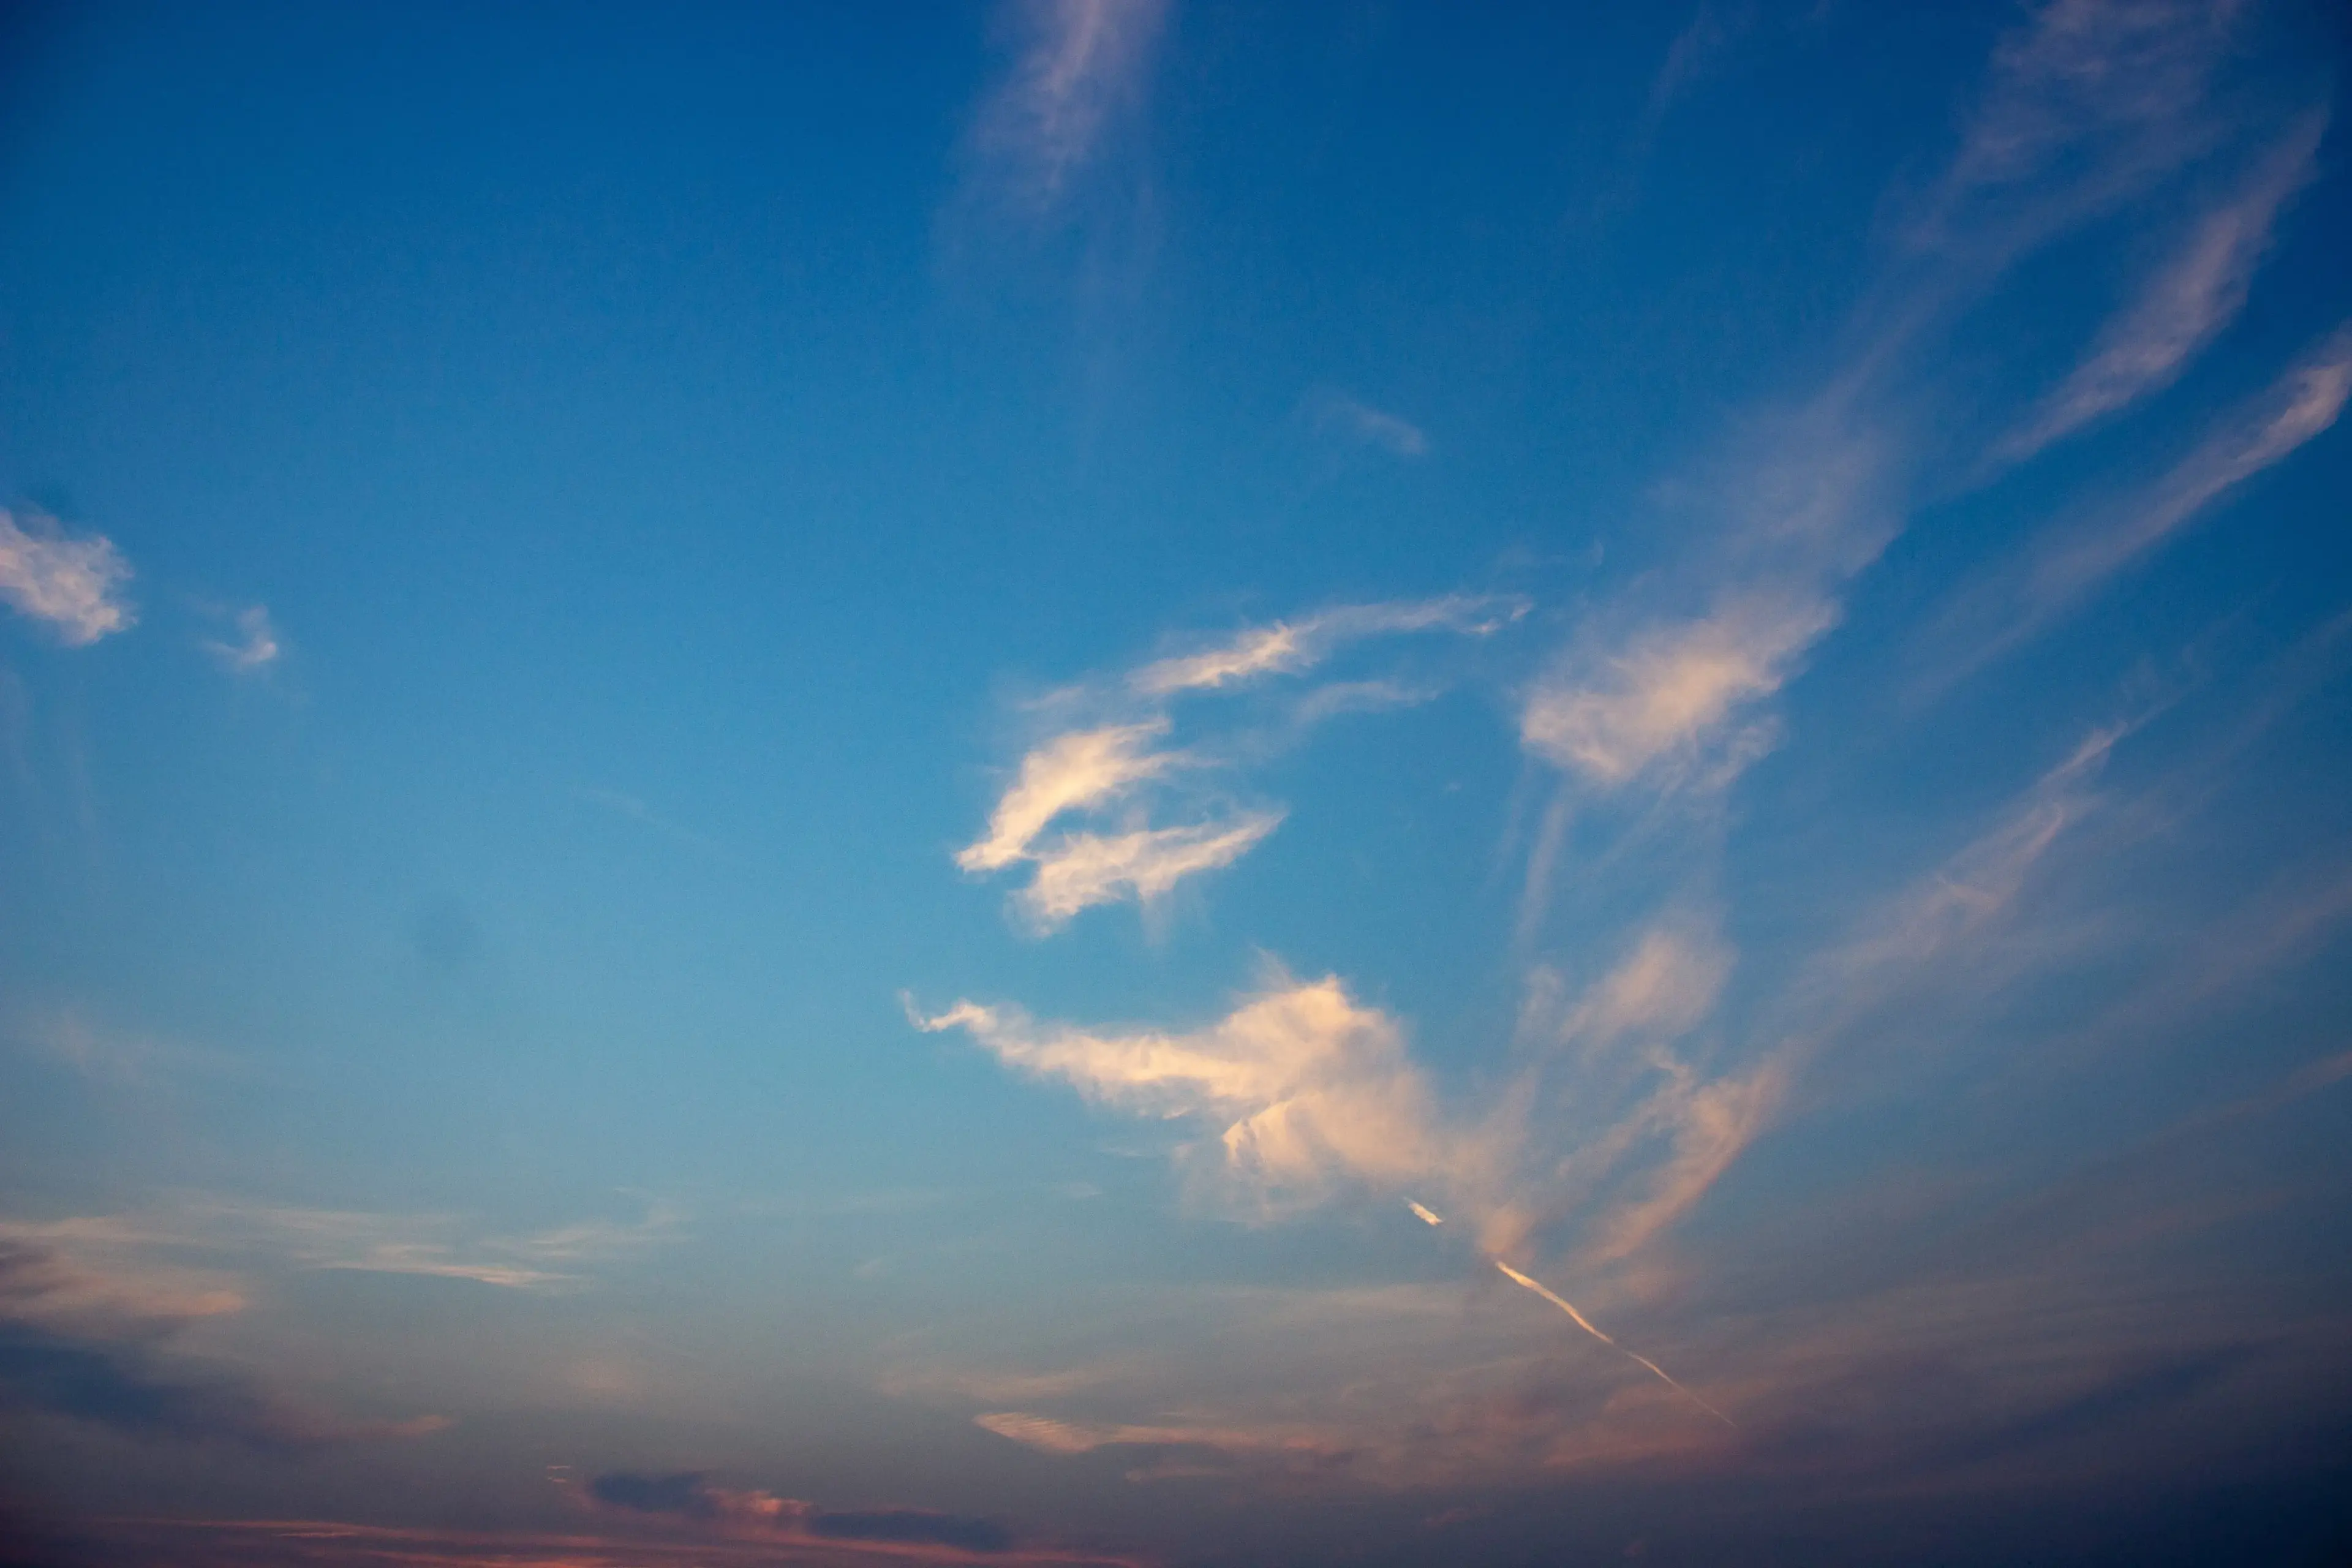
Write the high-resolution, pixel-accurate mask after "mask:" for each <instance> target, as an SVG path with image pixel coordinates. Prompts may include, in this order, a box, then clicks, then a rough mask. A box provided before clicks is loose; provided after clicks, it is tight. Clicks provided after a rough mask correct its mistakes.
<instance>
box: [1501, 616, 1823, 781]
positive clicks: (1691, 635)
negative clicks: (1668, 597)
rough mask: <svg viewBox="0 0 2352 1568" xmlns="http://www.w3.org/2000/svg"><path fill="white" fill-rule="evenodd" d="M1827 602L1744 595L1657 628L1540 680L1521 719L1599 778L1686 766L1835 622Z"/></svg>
mask: <svg viewBox="0 0 2352 1568" xmlns="http://www.w3.org/2000/svg"><path fill="white" fill-rule="evenodd" d="M1835 619H1836V614H1835V611H1834V610H1833V609H1832V606H1831V605H1829V604H1827V603H1826V602H1824V601H1822V600H1820V599H1808V598H1796V599H1789V598H1782V597H1780V596H1753V597H1742V598H1739V599H1736V600H1734V601H1732V602H1731V603H1729V604H1727V605H1724V606H1723V607H1722V608H1721V609H1720V610H1718V611H1717V613H1716V614H1714V615H1712V616H1707V617H1706V618H1704V619H1701V620H1696V621H1690V622H1685V623H1682V624H1679V625H1666V626H1654V627H1650V628H1648V629H1646V630H1644V631H1643V632H1642V633H1640V634H1638V635H1637V636H1636V637H1633V639H1632V641H1631V642H1630V643H1629V644H1628V645H1627V646H1626V647H1623V648H1622V650H1619V651H1616V652H1612V653H1610V654H1607V655H1605V656H1602V657H1601V658H1598V659H1579V660H1575V661H1572V662H1570V664H1568V665H1567V666H1565V667H1563V668H1560V669H1559V670H1558V671H1556V672H1555V673H1553V674H1552V675H1551V676H1549V677H1548V678H1546V679H1542V680H1540V681H1538V683H1537V685H1536V686H1535V688H1534V689H1533V690H1531V691H1530V692H1529V694H1528V700H1527V706H1526V708H1525V710H1523V712H1522V714H1521V717H1520V721H1519V734H1520V738H1521V740H1522V741H1523V742H1525V743H1526V745H1527V747H1528V750H1529V751H1531V752H1536V753H1537V754H1538V755H1539V756H1541V757H1544V758H1545V759H1547V760H1548V761H1549V762H1552V763H1556V764H1557V765H1559V767H1561V768H1563V769H1565V770H1568V771H1570V772H1572V773H1576V774H1577V775H1579V776H1580V777H1581V778H1583V779H1585V780H1587V781H1589V782H1591V784H1596V785H1599V786H1601V787H1604V788H1605V787H1609V786H1613V785H1617V784H1625V783H1627V782H1629V781H1631V780H1633V779H1634V778H1635V777H1637V776H1639V775H1641V774H1643V773H1646V772H1648V771H1650V770H1651V769H1652V768H1653V767H1654V766H1656V765H1658V764H1660V763H1674V764H1679V770H1678V771H1680V772H1684V773H1688V772H1690V771H1691V770H1692V769H1693V768H1694V767H1695V766H1696V764H1697V763H1699V762H1700V761H1701V760H1702V757H1701V751H1702V748H1703V747H1704V746H1705V745H1706V743H1707V742H1713V741H1716V740H1717V739H1719V738H1720V737H1722V736H1723V735H1724V734H1725V732H1726V731H1728V730H1729V729H1731V727H1732V725H1733V723H1734V721H1736V720H1737V718H1738V715H1739V714H1740V713H1742V712H1743V711H1744V710H1746V709H1747V708H1748V706H1749V705H1750V704H1752V703H1754V702H1756V701H1757V700H1759V699H1761V698H1765V697H1769V696H1770V695H1772V694H1773V693H1774V692H1776V691H1778V690H1780V688H1781V686H1782V685H1784V684H1785V683H1786V682H1787V680H1788V679H1789V676H1790V670H1791V668H1792V666H1793V664H1794V662H1795V660H1796V659H1797V658H1798V656H1799V655H1801V653H1803V651H1804V650H1805V649H1806V648H1808V647H1811V646H1812V644H1813V643H1814V642H1815V641H1816V640H1818V639H1819V638H1820V637H1821V636H1822V633H1823V632H1825V631H1827V630H1828V629H1829V627H1830V626H1832V625H1833V624H1834V622H1835Z"/></svg>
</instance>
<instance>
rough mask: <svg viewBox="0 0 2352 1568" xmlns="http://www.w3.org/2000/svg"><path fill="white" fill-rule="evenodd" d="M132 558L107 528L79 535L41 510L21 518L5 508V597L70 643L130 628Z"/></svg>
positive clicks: (1, 545)
mask: <svg viewBox="0 0 2352 1568" xmlns="http://www.w3.org/2000/svg"><path fill="white" fill-rule="evenodd" d="M130 580H131V564H130V563H129V562H127V561H125V560H123V558H122V552H121V551H119V550H117V549H115V547H114V542H113V541H112V540H110V539H108V538H107V537H106V536H105V535H104V534H91V535H89V537H87V538H83V539H76V538H74V537H72V536H71V535H69V534H68V533H67V532H66V531H64V530H63V529H61V528H59V527H58V524H57V522H56V521H55V520H53V519H51V518H47V517H44V516H41V515H40V514H38V513H31V514H27V515H26V517H25V518H24V519H23V521H22V522H21V524H20V523H19V521H18V520H17V518H16V516H15V515H13V514H12V513H10V512H9V511H7V510H5V508H0V599H5V600H7V601H8V603H9V604H11V605H15V606H16V610H17V612H18V613H19V614H22V615H25V616H30V617H32V618H33V619H34V620H37V621H41V622H44V623H46V624H47V626H49V628H50V629H51V630H52V631H54V632H55V633H56V634H57V635H58V637H59V638H60V639H61V640H62V641H63V642H64V643H65V644H66V646H67V647H87V646H89V644H91V643H94V642H96V641H98V640H99V639H100V637H108V636H110V635H111V634H113V633H115V632H121V631H128V630H129V629H130V628H131V623H132V621H133V620H134V619H135V617H134V616H133V615H132V613H131V606H130V605H129V603H128V602H127V601H126V600H125V599H124V598H123V596H122V588H123V584H126V583H128V582H129V581H130Z"/></svg>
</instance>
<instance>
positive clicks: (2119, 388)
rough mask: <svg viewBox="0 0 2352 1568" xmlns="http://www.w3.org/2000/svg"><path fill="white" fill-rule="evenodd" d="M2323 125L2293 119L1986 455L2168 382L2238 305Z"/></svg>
mask: <svg viewBox="0 0 2352 1568" xmlns="http://www.w3.org/2000/svg"><path fill="white" fill-rule="evenodd" d="M2326 127H2327V115H2326V112H2325V111H2324V110H2314V111H2312V112H2310V113H2308V114H2305V116H2304V117H2303V118H2302V119H2301V120H2300V121H2296V123H2295V124H2294V127H2293V128H2292V129H2291V130H2289V131H2288V132H2287V133H2286V135H2285V136H2284V138H2283V139H2282V140H2281V141H2280V142H2279V143H2278V144H2277V146H2275V147H2274V148H2273V149H2272V151H2271V153H2270V154H2269V156H2267V157H2266V158H2264V159H2263V161H2262V163H2260V164H2258V165H2257V166H2256V168H2255V170H2254V172H2253V174H2252V177H2251V178H2249V179H2248V180H2247V182H2246V184H2245V186H2244V188H2243V189H2242V190H2240V191H2238V192H2237V193H2235V194H2234V195H2231V198H2230V199H2229V200H2228V201H2226V202H2224V203H2222V204H2221V205H2219V206H2217V207H2216V208H2214V209H2213V210H2212V211H2210V212H2209V213H2207V214H2206V215H2205V216H2204V217H2203V218H2202V219H2201V220H2200V222H2199V223H2198V225H2197V226H2196V228H2195V230H2194V231H2193V232H2192V233H2191V235H2190V237H2189V244H2188V245H2187V246H2186V247H2184V248H2183V249H2182V250H2181V252H2180V253H2179V255H2178V256H2176V257H2175V258H2173V259H2172V260H2171V262H2169V263H2168V265H2167V266H2166V267H2164V268H2163V269H2162V270H2160V271H2159V272H2158V273H2157V275H2156V276H2155V277H2154V278H2152V279H2150V280H2149V281H2148V284H2147V289H2145V290H2144V291H2143V292H2142V293H2141V295H2140V296H2139V298H2138V299H2137V300H2134V301H2133V302H2132V304H2131V305H2130V306H2129V307H2127V308H2126V310H2124V312H2123V313H2122V314H2121V315H2119V316H2117V317H2116V319H2115V320H2114V321H2111V322H2109V323H2108V325H2107V326H2106V328H2105V330H2104V331H2101V333H2100V334H2099V341H2098V342H2097V344H2096V345H2095V347H2094V349H2093V350H2092V353H2091V354H2090V357H2088V358H2087V359H2085V360H2084V362H2083V363H2081V364H2079V365H2077V366H2076V367H2075V368H2074V372H2073V374H2070V375H2068V376H2067V378H2066V380H2065V382H2064V383H2063V384H2062V385H2060V386H2059V387H2058V388H2057V389H2056V390H2055V391H2053V393H2052V394H2051V395H2050V396H2049V397H2048V398H2047V399H2045V400H2044V402H2043V403H2042V405H2041V407H2040V408H2038V409H2037V410H2036V411H2035V413H2034V415H2033V417H2032V419H2031V421H2030V422H2029V423H2027V424H2026V425H2025V426H2023V427H2022V428H2021V429H2020V430H2019V431H2018V432H2017V433H2016V434H2015V435H2014V436H2011V437H2010V438H2009V439H2007V440H2006V441H2003V442H2002V443H2001V444H2000V446H1999V447H1997V448H1996V449H1995V454H1994V455H1995V456H1996V457H1997V458H2002V459H2004V460H2010V461H2015V460H2019V459H2021V458H2028V457H2031V456H2032V455H2033V454H2034V453H2036V452H2038V451H2040V450H2042V448H2043V447H2047V446H2049V445H2050V444H2051V443H2053V441H2057V440H2059V439H2061V438H2062V437H2066V436H2068V435H2071V434H2073V433H2074V431H2075V430H2078V429H2080V428H2082V427H2083V426H2086V425H2089V424H2090V423H2092V422H2093V421H2095V420H2097V419H2101V418H2105V416H2109V415H2112V414H2114V413H2116V411H2118V410H2120V409H2123V408H2126V407H2127V406H2129V405H2132V404H2134V403H2137V402H2138V401H2139V400H2140V399H2141V398H2143V397H2146V396H2147V395H2149V394H2151V393H2155V392H2159V391H2161V390H2163V389H2164V388H2165V387H2167V386H2169V385H2171V384H2172V383H2173V382H2174V381H2176V380H2178V379H2179V376H2180V374H2181V373H2182V372H2183V371H2184V370H2185V369H2187V368H2188V365H2189V361H2190V360H2192V359H2193V358H2195V357H2196V355H2197V354H2198V353H2200V351H2201V350H2203V349H2204V348H2205V346H2206V345H2207V344H2209V343H2210V342H2212V341H2213V339H2214V338H2215V337H2216V336H2218V335H2219V334H2220V333H2221V329H2222V328H2224V327H2226V326H2228V325H2229V324H2230V322H2231V321H2233V320H2235V319H2236V317H2237V314H2238V312H2239V311H2240V310H2242V309H2243V308H2244V306H2245V303H2246V295H2247V292H2248V289H2250V287H2251V286H2252V281H2253V274H2254V268H2255V267H2256V266H2257V265H2258V264H2259V263H2260V262H2261V260H2262V258H2263V253H2264V252H2265V251H2266V250H2268V249H2269V248H2270V244H2271V234H2272V230H2273V227H2274V226H2275V225H2276V222H2277V218H2278V215H2279V211H2280V209H2281V208H2282V207H2284V205H2286V203H2287V201H2288V200H2289V199H2290V198H2291V197H2293V196H2294V194H2295V193H2296V192H2297V191H2298V190H2300V189H2301V188H2302V187H2303V186H2304V185H2305V184H2308V183H2309V181H2310V180H2311V178H2312V175H2313V174H2315V165H2314V160H2315V156H2316V154H2317V153H2318V151H2319V140H2320V136H2321V133H2322V132H2325V131H2326Z"/></svg>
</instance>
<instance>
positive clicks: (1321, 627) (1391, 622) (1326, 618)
mask: <svg viewBox="0 0 2352 1568" xmlns="http://www.w3.org/2000/svg"><path fill="white" fill-rule="evenodd" d="M1527 609H1528V606H1527V605H1526V602H1525V601H1523V600H1518V599H1511V598H1497V597H1495V596H1493V595H1477V594H1449V595H1444V597H1441V598H1435V599H1406V600H1399V601H1396V602H1393V603H1390V604H1381V605H1340V606H1339V607H1338V608H1336V609H1330V610H1323V611H1319V612H1318V613H1317V614H1315V615H1311V616H1302V617H1300V618H1299V619H1298V620H1296V621H1275V622H1272V623H1270V624H1268V625H1266V626H1252V627H1250V628H1248V629H1247V630H1245V631H1243V632H1240V633H1238V634H1236V635H1235V636H1234V637H1233V638H1232V639H1231V640H1230V641H1228V642H1225V643H1223V644H1220V645H1218V646H1215V647H1209V648H1205V649H1202V651H1200V652H1198V653H1192V654H1182V655H1178V656H1176V657H1174V658H1162V659H1156V660H1154V661H1153V662H1151V663H1150V664H1147V665H1145V666H1143V667H1142V668H1139V669H1138V670H1137V671H1135V673H1134V674H1133V675H1131V676H1129V678H1128V683H1129V685H1130V686H1131V687H1132V688H1133V689H1135V690H1136V691H1137V692H1139V693H1140V694H1141V695H1143V696H1146V697H1169V696H1173V695H1175V694H1176V693H1178V692H1183V691H1205V690H1213V689H1217V688H1221V687H1229V686H1237V685H1240V684H1243V683H1244V682H1247V681H1251V680H1255V679H1258V678H1259V677H1261V676H1268V675H1296V674H1298V673H1299V672H1301V671H1303V670H1307V669H1311V668H1314V667H1315V666H1316V665H1318V664H1320V663H1321V662H1323V660H1325V659H1326V658H1329V657H1330V655H1331V654H1332V653H1333V652H1334V651H1336V650H1337V649H1339V647H1343V646H1345V645H1346V644H1349V643H1351V642H1357V641H1360V640H1361V639H1363V638H1365V637H1386V636H1391V635H1394V634H1398V633H1404V632H1429V631H1449V632H1457V633H1460V634H1462V635H1463V636H1465V637H1486V636H1487V635H1489V634H1490V633H1493V632H1496V631H1498V630H1500V629H1501V628H1502V627H1504V626H1508V625H1510V624H1511V623H1512V622H1513V621H1516V620H1517V619H1518V618H1519V617H1520V616H1524V615H1525V614H1527Z"/></svg>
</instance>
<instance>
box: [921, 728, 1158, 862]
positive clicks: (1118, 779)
mask: <svg viewBox="0 0 2352 1568" xmlns="http://www.w3.org/2000/svg"><path fill="white" fill-rule="evenodd" d="M1167 732H1168V721H1167V720H1166V719H1164V718H1163V719H1152V720H1148V721H1144V722H1142V723H1137V724H1114V725H1109V726H1107V727H1105V728H1103V729H1099V730H1080V731H1072V732H1071V733H1069V734H1066V735H1056V736H1055V737H1054V739H1053V740H1051V741H1049V742H1046V743H1045V744H1044V745H1042V746H1039V747H1038V748H1037V749H1036V750H1034V751H1033V752H1030V753H1029V754H1028V755H1027V756H1025V757H1024V758H1022V759H1021V773H1020V776H1019V777H1018V778H1017V779H1015V780H1014V781H1013V787H1012V788H1010V789H1008V790H1006V791H1005V792H1004V797H1003V799H1002V800H1000V801H998V802H997V803H996V809H995V810H994V811H993V812H992V813H990V814H989V818H988V832H987V834H986V835H985V836H984V837H981V838H979V839H977V840H975V841H974V842H972V843H971V844H969V845H967V846H965V847H963V848H962V849H960V850H958V851H957V852H956V864H957V865H959V866H961V867H962V868H964V869H965V870H967V871H995V870H1001V869H1003V868H1004V867H1007V866H1010V865H1012V864H1013V862H1014V861H1016V860H1020V859H1023V858H1026V857H1027V856H1028V854H1029V846H1030V844H1031V843H1032V841H1034V839H1035V838H1036V837H1037V835H1038V834H1040V833H1042V832H1044V831H1045V827H1046V826H1047V825H1049V824H1050V823H1052V822H1053V820H1054V819H1055V817H1057V816H1061V815H1062V814H1063V813H1064V812H1066V811H1072V810H1077V809H1080V808H1083V807H1087V806H1093V805H1100V804H1101V803H1102V802H1104V801H1106V800H1110V799H1114V798H1116V797H1117V796H1118V795H1120V794H1121V793H1122V792H1124V791H1125V790H1126V789H1127V788H1128V787H1129V785H1132V784H1137V783H1139V782H1140V781H1142V780H1144V779H1149V778H1155V777H1158V776H1159V775H1160V774H1162V773H1166V772H1167V771H1168V770H1169V769H1171V768H1172V767H1176V766H1178V765H1180V764H1181V763H1182V761H1183V759H1182V757H1181V756H1180V755H1178V754H1177V753H1174V752H1155V751H1152V750H1151V749H1150V747H1151V744H1152V742H1156V741H1158V740H1159V739H1160V737H1161V736H1163V735H1165V734H1167Z"/></svg>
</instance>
